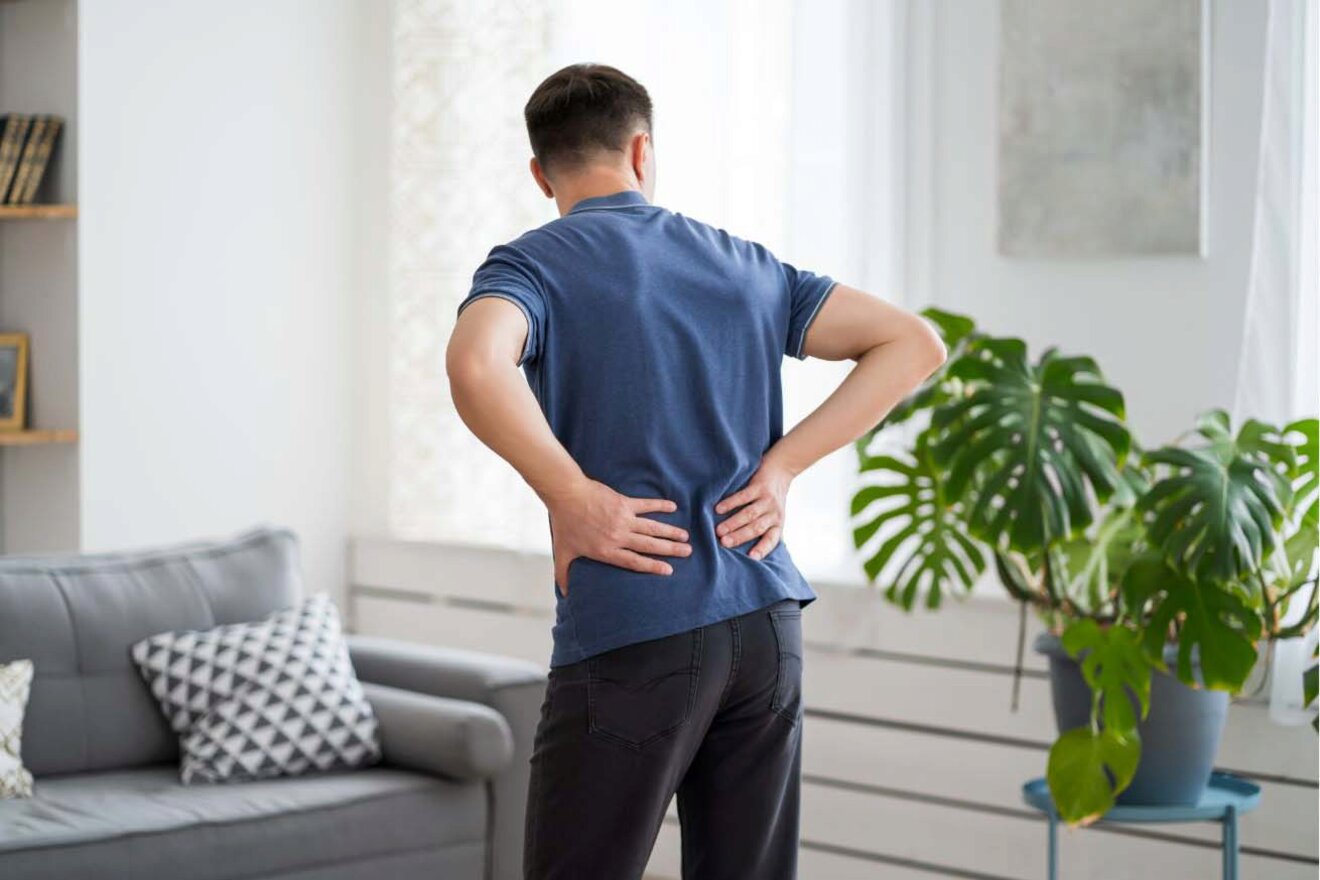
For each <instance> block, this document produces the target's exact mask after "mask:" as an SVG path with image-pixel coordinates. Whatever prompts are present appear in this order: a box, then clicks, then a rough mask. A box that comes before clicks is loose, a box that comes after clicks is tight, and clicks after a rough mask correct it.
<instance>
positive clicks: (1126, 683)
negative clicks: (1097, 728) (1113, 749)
mask: <svg viewBox="0 0 1320 880" xmlns="http://www.w3.org/2000/svg"><path fill="white" fill-rule="evenodd" d="M1062 641H1063V647H1064V650H1066V651H1067V652H1068V653H1069V654H1070V655H1072V657H1074V658H1075V659H1076V660H1077V661H1078V664H1079V665H1080V666H1081V670H1082V678H1084V679H1085V680H1086V684H1087V686H1088V687H1090V688H1091V694H1092V698H1093V699H1092V707H1093V708H1092V711H1091V723H1092V724H1093V725H1096V724H1099V725H1102V726H1103V727H1105V728H1106V729H1108V730H1116V731H1120V732H1125V731H1132V730H1135V729H1136V727H1137V720H1138V714H1137V713H1138V712H1140V717H1142V718H1145V717H1146V713H1147V712H1149V711H1150V673H1151V669H1152V668H1153V664H1152V663H1151V661H1150V658H1149V657H1148V656H1147V654H1146V652H1145V650H1144V649H1143V648H1142V644H1141V636H1140V635H1138V634H1137V633H1136V632H1135V631H1134V630H1131V629H1128V628H1127V627H1125V626H1108V627H1101V626H1100V625H1099V624H1098V623H1096V622H1095V621H1094V620H1092V619H1090V618H1087V617H1084V618H1081V619H1080V620H1075V621H1073V622H1072V623H1071V624H1069V625H1068V628H1067V629H1066V630H1064V632H1063V638H1062ZM1133 700H1136V708H1135V709H1134V708H1133V705H1132V703H1133Z"/></svg>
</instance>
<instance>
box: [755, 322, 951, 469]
mask: <svg viewBox="0 0 1320 880" xmlns="http://www.w3.org/2000/svg"><path fill="white" fill-rule="evenodd" d="M942 359H943V354H942V350H940V349H937V348H933V347H932V346H931V344H930V341H929V339H927V338H923V337H916V336H914V337H911V338H901V339H897V340H895V341H893V342H889V343H885V344H884V345H878V346H876V347H875V348H872V349H870V350H869V351H867V352H866V353H864V354H863V355H862V356H861V357H859V358H858V359H857V365H856V366H855V367H853V369H852V370H851V371H850V372H849V373H848V375H847V377H846V378H845V379H844V380H843V382H842V383H840V385H839V387H838V388H836V389H835V390H834V393H832V394H831V395H830V396H829V397H827V398H826V399H825V401H824V402H823V403H821V405H820V406H818V407H816V409H815V410H813V411H812V412H811V413H810V414H809V415H808V416H807V417H806V418H804V419H803V420H802V421H800V422H798V424H797V425H796V426H795V427H794V428H793V429H792V430H791V431H789V432H788V433H787V434H785V435H784V436H783V437H782V438H781V439H780V440H779V442H778V443H776V444H775V445H774V446H772V447H771V448H770V450H769V452H767V453H766V458H767V459H771V460H772V461H774V462H775V463H777V464H779V465H780V466H782V467H784V468H785V469H787V470H788V471H789V472H790V473H791V474H793V475H797V474H800V473H802V471H804V470H806V469H807V468H809V467H811V465H813V464H815V463H816V462H817V461H819V460H820V459H822V458H824V457H825V456H827V455H829V454H830V453H831V452H834V451H835V450H837V449H841V448H842V447H844V446H846V445H848V444H849V443H852V442H853V441H854V440H856V439H857V438H858V437H860V436H862V435H863V434H865V433H866V432H867V431H869V430H870V429H871V428H872V427H874V426H875V425H876V424H877V423H878V422H879V421H880V420H881V419H882V418H884V417H885V415H886V414H887V413H888V412H889V411H890V410H891V409H893V408H894V406H896V405H897V404H898V403H899V402H900V401H902V400H903V398H905V397H907V395H908V394H910V393H911V392H912V390H913V389H914V388H916V387H917V386H918V385H919V384H921V382H922V381H923V380H924V379H925V378H926V377H927V376H929V375H930V374H931V373H932V372H934V371H935V369H936V368H938V367H939V365H940V363H941V361H942Z"/></svg>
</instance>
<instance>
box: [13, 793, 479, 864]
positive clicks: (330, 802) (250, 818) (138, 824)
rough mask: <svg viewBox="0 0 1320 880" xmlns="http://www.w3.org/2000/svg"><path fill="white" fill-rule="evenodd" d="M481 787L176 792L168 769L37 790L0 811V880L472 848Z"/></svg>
mask: <svg viewBox="0 0 1320 880" xmlns="http://www.w3.org/2000/svg"><path fill="white" fill-rule="evenodd" d="M486 809H487V807H486V793H485V789H484V787H483V786H482V785H481V784H480V783H467V784H464V783H457V782H452V781H449V780H444V779H439V778H437V777H434V776H426V775H423V774H416V773H409V772H406V771H402V770H393V769H387V768H375V769H371V770H360V771H355V772H352V773H327V774H321V775H316V776H305V777H299V778H295V779H272V780H263V781H260V782H248V783H243V784H242V785H219V786H185V785H181V784H180V783H179V779H178V774H177V772H176V771H175V769H174V768H173V767H153V768H141V769H136V770H121V771H114V772H109V773H95V774H86V775H76V776H62V777H55V778H51V779H47V780H44V781H43V782H42V783H41V784H40V785H39V786H38V788H37V791H36V796H35V797H34V798H31V799H27V800H16V801H4V802H0V876H3V877H22V878H24V880H56V878H59V880H79V878H97V880H138V878H142V880H147V878H153V880H154V878H161V877H184V876H186V877H188V878H190V880H234V878H255V877H263V876H267V875H270V874H281V873H285V872H291V871H296V870H298V869H300V868H309V867H313V866H317V865H341V864H347V863H351V862H354V861H366V860H370V859H372V858H375V857H378V856H382V855H385V854H398V853H406V852H422V851H426V850H436V849H438V848H443V847H446V846H461V845H464V844H471V843H474V842H475V843H478V844H479V843H480V842H481V841H482V840H483V839H484V829H485V826H486V820H487V815H486Z"/></svg>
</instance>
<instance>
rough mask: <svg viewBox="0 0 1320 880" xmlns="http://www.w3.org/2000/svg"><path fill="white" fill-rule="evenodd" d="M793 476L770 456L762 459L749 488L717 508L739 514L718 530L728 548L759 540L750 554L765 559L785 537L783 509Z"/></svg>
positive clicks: (717, 527) (729, 497) (716, 529)
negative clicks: (783, 536)
mask: <svg viewBox="0 0 1320 880" xmlns="http://www.w3.org/2000/svg"><path fill="white" fill-rule="evenodd" d="M793 477H794V474H793V473H792V472H791V471H790V470H789V469H788V468H786V467H782V466H780V465H779V464H778V463H777V462H775V461H774V460H773V459H771V458H770V457H768V456H767V457H766V458H763V459H762V460H761V466H760V467H759V468H757V470H756V473H755V474H753V475H752V478H751V480H749V481H748V483H747V485H746V486H744V487H743V488H742V489H739V490H738V491H737V492H734V493H733V494H732V495H730V496H728V497H727V498H725V499H724V500H722V501H720V503H719V504H716V505H715V513H717V514H720V515H723V514H725V513H728V512H730V511H733V510H737V511H738V512H737V513H735V514H733V516H730V517H729V518H728V519H726V520H724V521H723V522H721V523H720V524H719V525H717V526H716V527H715V534H716V535H717V536H718V537H719V539H720V543H721V544H722V545H724V546H725V547H741V546H742V545H743V544H746V543H747V542H748V541H751V540H754V539H756V538H760V539H761V540H760V541H757V543H756V546H755V547H753V548H752V550H751V552H750V553H748V554H747V555H748V556H750V557H751V558H753V559H764V558H765V557H766V556H767V555H768V554H769V553H770V551H771V550H773V549H775V547H776V546H777V545H778V544H779V537H780V535H782V534H783V531H784V507H785V503H786V502H787V500H788V487H789V486H790V485H791V484H792V482H793Z"/></svg>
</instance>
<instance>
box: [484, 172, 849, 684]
mask: <svg viewBox="0 0 1320 880" xmlns="http://www.w3.org/2000/svg"><path fill="white" fill-rule="evenodd" d="M833 285H834V282H833V281H832V280H831V279H830V278H827V277H825V276H823V275H815V274H812V273H811V272H805V271H801V270H798V269H794V268H793V267H792V266H790V265H788V264H786V263H781V262H780V261H779V260H777V259H775V257H774V256H773V255H772V254H771V253H770V252H769V251H768V250H766V249H765V248H764V247H762V246H761V245H759V244H755V243H753V242H749V241H744V240H742V239H739V238H736V237H734V236H732V235H729V234H728V233H727V232H724V231H723V230H720V229H715V228H713V227H710V226H707V225H706V224H704V223H698V222H697V221H695V220H692V219H690V218H687V217H684V216H683V215H681V214H676V213H673V212H671V211H667V210H665V209H664V208H661V207H659V206H657V205H652V204H649V203H648V202H647V201H646V198H645V197H644V196H643V195H642V194H641V193H639V192H636V191H631V190H629V191H625V192H620V193H616V194H614V195H609V196H602V197H600V198H591V199H584V200H583V201H581V202H578V203H577V204H576V205H575V206H574V207H573V209H572V211H570V212H569V213H568V214H567V215H566V216H564V217H561V218H559V219H558V220H555V221H553V222H550V223H547V224H546V225H544V226H542V227H540V228H538V229H533V230H532V231H530V232H527V233H526V234H524V235H522V236H521V237H519V238H518V239H516V240H514V241H512V242H510V243H509V244H505V245H500V246H498V247H496V248H495V249H494V250H492V251H491V252H490V255H489V257H488V258H487V259H486V261H485V262H484V263H483V264H482V265H481V267H480V268H479V269H478V270H477V272H476V275H475V276H474V277H473V280H472V289H471V292H470V293H469V294H468V296H467V297H466V298H465V299H464V300H463V302H462V303H461V304H460V305H459V307H458V310H459V313H461V312H462V310H463V309H464V308H465V307H466V306H467V305H468V304H470V303H472V302H474V301H476V300H478V299H480V298H482V297H487V296H497V297H502V298H504V299H507V300H509V301H510V302H512V303H513V304H514V305H516V306H518V308H520V309H521V310H522V312H523V314H524V315H525V316H526V318H527V327H528V331H527V342H526V346H525V348H524V349H523V351H522V355H521V357H520V359H519V364H520V365H521V366H522V368H523V371H524V373H525V374H526V376H527V381H528V383H529V384H530V385H531V387H532V391H533V393H534V394H535V395H536V399H537V401H539V403H540V405H541V410H542V411H543V412H544V413H545V417H546V419H547V421H548V422H549V424H550V428H551V429H552V430H553V431H554V434H555V436H556V437H557V438H559V441H560V442H561V443H562V444H563V445H564V447H565V448H566V449H567V450H568V452H569V453H570V454H571V455H572V456H573V458H574V460H576V461H577V463H578V464H579V465H580V466H581V468H582V470H583V471H584V472H585V473H586V474H587V476H589V477H591V478H592V479H595V480H599V481H600V482H602V483H604V484H606V485H608V486H610V487H611V488H613V489H614V490H616V491H618V492H621V493H623V494H624V495H629V496H634V497H642V498H667V499H670V500H672V501H674V502H675V503H676V504H677V505H678V510H677V511H675V512H674V513H664V514H648V515H649V516H653V517H654V518H656V519H659V520H661V521H664V522H669V523H672V524H674V525H677V526H680V527H682V528H685V529H687V531H688V534H689V540H690V543H691V545H692V554H691V555H690V556H688V557H686V558H681V557H663V558H664V560H665V561H666V562H668V563H669V564H670V565H671V566H672V567H673V574H672V575H669V576H664V575H653V574H643V573H640V572H635V571H628V570H625V569H622V568H618V567H616V566H613V565H609V564H607V563H603V562H597V561H595V560H592V559H585V558H578V559H576V560H574V561H573V563H572V565H571V566H570V568H569V575H568V585H567V589H568V595H567V597H565V596H563V595H561V594H560V592H559V590H558V589H557V588H555V586H554V581H553V579H551V583H550V587H551V589H552V590H554V596H555V624H554V630H553V636H554V649H553V652H552V655H551V658H550V665H551V666H561V665H564V664H568V663H574V662H577V661H579V660H583V659H585V658H587V657H590V656H592V655H593V654H598V653H600V652H602V651H608V650H610V649H611V648H617V647H620V646H623V645H628V644H632V643H634V642H642V641H646V640H648V639H655V638H660V637H662V636H667V635H672V634H674V633H679V632H683V631H685V630H689V629H693V628H695V627H699V626H704V625H706V624H710V623H716V622H718V621H721V620H726V619H728V618H730V617H735V616H737V615H739V614H744V613H746V612H749V611H754V610H756V609H758V608H762V607H765V606H766V605H769V604H771V603H773V602H776V601H779V600H781V599H786V598H796V599H800V600H802V603H803V605H804V606H805V605H807V604H809V603H811V602H812V601H814V600H815V598H816V594H815V592H814V591H813V590H812V588H811V586H810V585H809V584H808V583H807V582H806V580H805V579H804V578H803V577H802V574H801V573H800V572H799V571H798V569H797V567H796V566H795V565H794V564H793V559H792V557H791V556H790V555H789V551H788V547H787V545H786V544H785V543H784V542H783V541H782V540H781V541H780V543H779V546H777V547H776V548H775V549H774V551H773V552H771V553H770V554H769V555H767V556H766V557H765V558H764V559H761V560H755V559H752V558H751V557H749V556H748V555H747V554H748V553H749V552H750V551H751V550H752V548H753V547H755V546H756V542H755V541H751V542H748V543H747V544H744V545H743V546H741V547H734V548H728V547H724V546H722V545H721V544H720V543H719V540H718V538H717V537H716V535H715V526H716V524H717V523H718V522H719V521H720V520H722V519H723V518H724V517H720V516H717V515H716V513H715V505H716V504H717V503H718V502H719V501H720V500H721V499H722V498H724V497H725V496H727V495H730V494H732V493H733V492H735V491H737V490H738V489H741V488H742V487H743V486H744V485H746V483H747V481H748V480H749V479H750V478H751V476H752V474H754V473H755V472H756V469H757V466H758V465H759V464H760V461H761V456H762V454H763V453H765V451H766V450H767V449H769V448H770V446H771V445H773V444H774V443H775V441H777V440H778V439H779V438H780V436H782V434H783V405H782V400H781V386H780V366H781V362H782V360H783V358H784V356H785V355H789V356H792V357H795V358H803V357H805V355H804V354H803V351H802V345H803V340H804V338H805V336H806V333H807V328H808V327H809V326H810V325H811V322H812V320H813V319H814V318H815V316H816V314H817V313H818V312H819V311H820V307H821V305H822V304H823V303H824V302H825V299H826V297H827V296H829V293H830V291H831V289H832V288H833ZM728 515H729V516H732V513H730V514H728Z"/></svg>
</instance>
